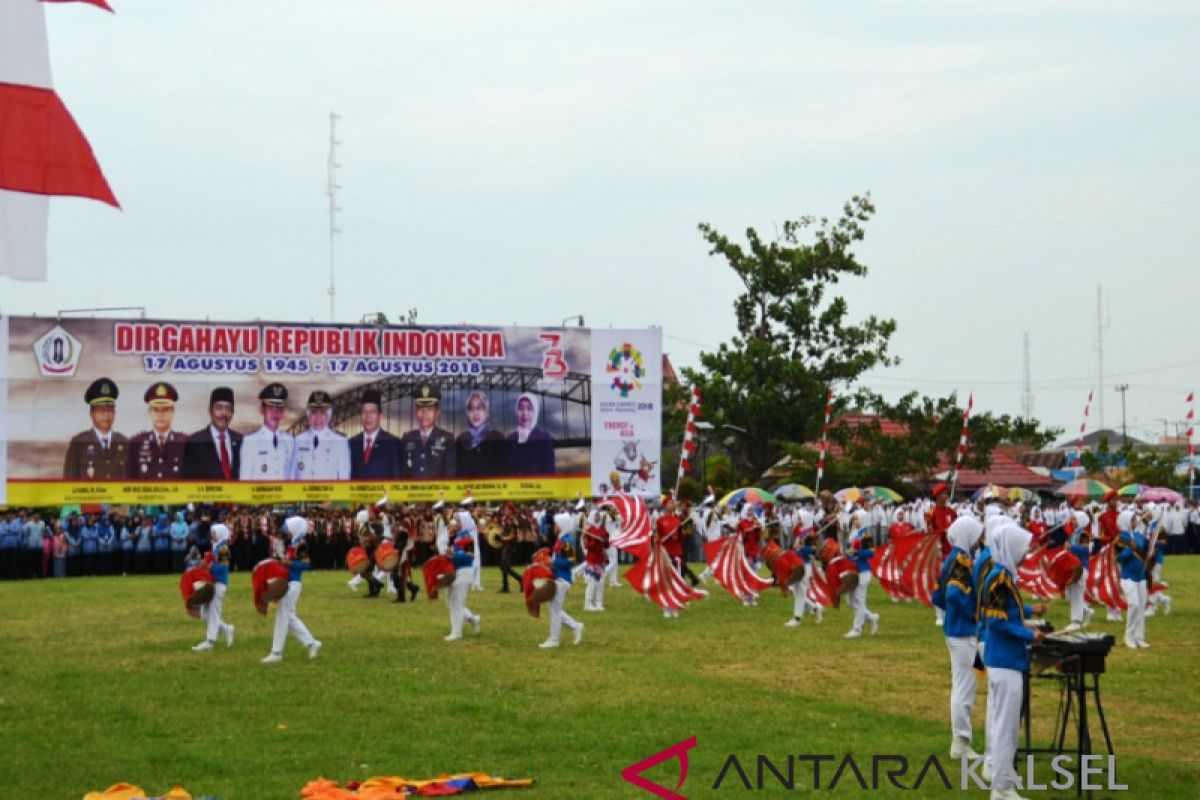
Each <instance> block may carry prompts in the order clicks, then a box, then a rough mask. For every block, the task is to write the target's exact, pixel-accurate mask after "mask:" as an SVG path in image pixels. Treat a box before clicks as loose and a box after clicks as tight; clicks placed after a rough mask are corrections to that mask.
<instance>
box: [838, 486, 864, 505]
mask: <svg viewBox="0 0 1200 800" xmlns="http://www.w3.org/2000/svg"><path fill="white" fill-rule="evenodd" d="M833 496H834V497H836V498H837V499H838V500H839V501H841V502H843V503H857V502H858V501H859V500H861V499H863V498H864V497H866V494H865V493H864V492H863V490H862V489H860V488H858V487H857V486H847V487H846V488H845V489H841V490H840V491H837V492H834V494H833Z"/></svg>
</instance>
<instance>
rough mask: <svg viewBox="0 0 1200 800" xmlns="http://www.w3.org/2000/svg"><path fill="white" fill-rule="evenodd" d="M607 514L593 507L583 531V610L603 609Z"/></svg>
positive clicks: (609, 519) (607, 537)
mask: <svg viewBox="0 0 1200 800" xmlns="http://www.w3.org/2000/svg"><path fill="white" fill-rule="evenodd" d="M610 521H611V518H610V516H609V514H608V513H607V512H605V511H603V510H601V509H599V508H596V509H593V511H592V514H591V517H590V518H589V519H588V524H587V527H586V528H585V529H584V531H583V574H584V579H585V580H586V581H587V588H586V589H585V590H584V594H583V610H584V611H603V610H604V571H605V566H606V564H607V557H606V555H605V551H606V550H608V539H609V536H608V529H607V523H609V522H610Z"/></svg>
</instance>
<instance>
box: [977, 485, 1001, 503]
mask: <svg viewBox="0 0 1200 800" xmlns="http://www.w3.org/2000/svg"><path fill="white" fill-rule="evenodd" d="M1007 497H1008V489H1005V488H1004V487H1003V486H999V485H997V484H995V483H989V484H988V485H987V486H980V487H979V488H978V489H976V490H975V493H974V494H972V495H971V499H972V500H974V501H976V502H978V501H980V500H992V499H1005V498H1007Z"/></svg>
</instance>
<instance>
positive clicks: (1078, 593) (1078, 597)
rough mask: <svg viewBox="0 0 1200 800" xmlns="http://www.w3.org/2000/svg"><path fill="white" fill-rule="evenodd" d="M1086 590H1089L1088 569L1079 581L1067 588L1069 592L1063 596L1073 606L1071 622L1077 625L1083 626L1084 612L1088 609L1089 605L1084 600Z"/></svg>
mask: <svg viewBox="0 0 1200 800" xmlns="http://www.w3.org/2000/svg"><path fill="white" fill-rule="evenodd" d="M1085 589H1087V570H1086V569H1085V570H1084V571H1083V574H1082V575H1080V576H1079V580H1077V581H1075V582H1074V583H1072V584H1071V585H1070V586H1068V587H1067V590H1066V591H1065V592H1063V595H1064V596H1066V598H1067V602H1068V603H1070V604H1071V622H1073V623H1075V624H1076V625H1082V624H1083V610H1084V609H1085V608H1087V604H1086V603H1085V602H1084V599H1083V594H1084V590H1085Z"/></svg>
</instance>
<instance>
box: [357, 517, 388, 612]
mask: <svg viewBox="0 0 1200 800" xmlns="http://www.w3.org/2000/svg"><path fill="white" fill-rule="evenodd" d="M355 522H357V523H358V531H357V535H358V546H359V547H361V548H362V549H363V550H365V551H366V553H367V558H368V559H369V560H370V564H371V569H370V570H368V571H367V574H366V580H367V593H366V594H365V595H364V596H363V599H365V600H369V599H371V598H374V597H378V596H379V593H380V592H381V591H382V590H383V580H381V579H380V577H379V575H378V574H376V573H378V572H379V568H378V567H376V566H375V549H376V548H377V547H379V543H380V542H381V541H383V526H382V524H381V523H379V522H378V521H375V520H372V519H371V514H370V512H369V511H367V509H365V508H364V509H363V510H361V511H359V512H358V515H357V516H356V517H355ZM382 574H383V576H384V578H385V579H386V577H387V575H386V573H382ZM355 577H358V576H355ZM352 580H353V579H352Z"/></svg>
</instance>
